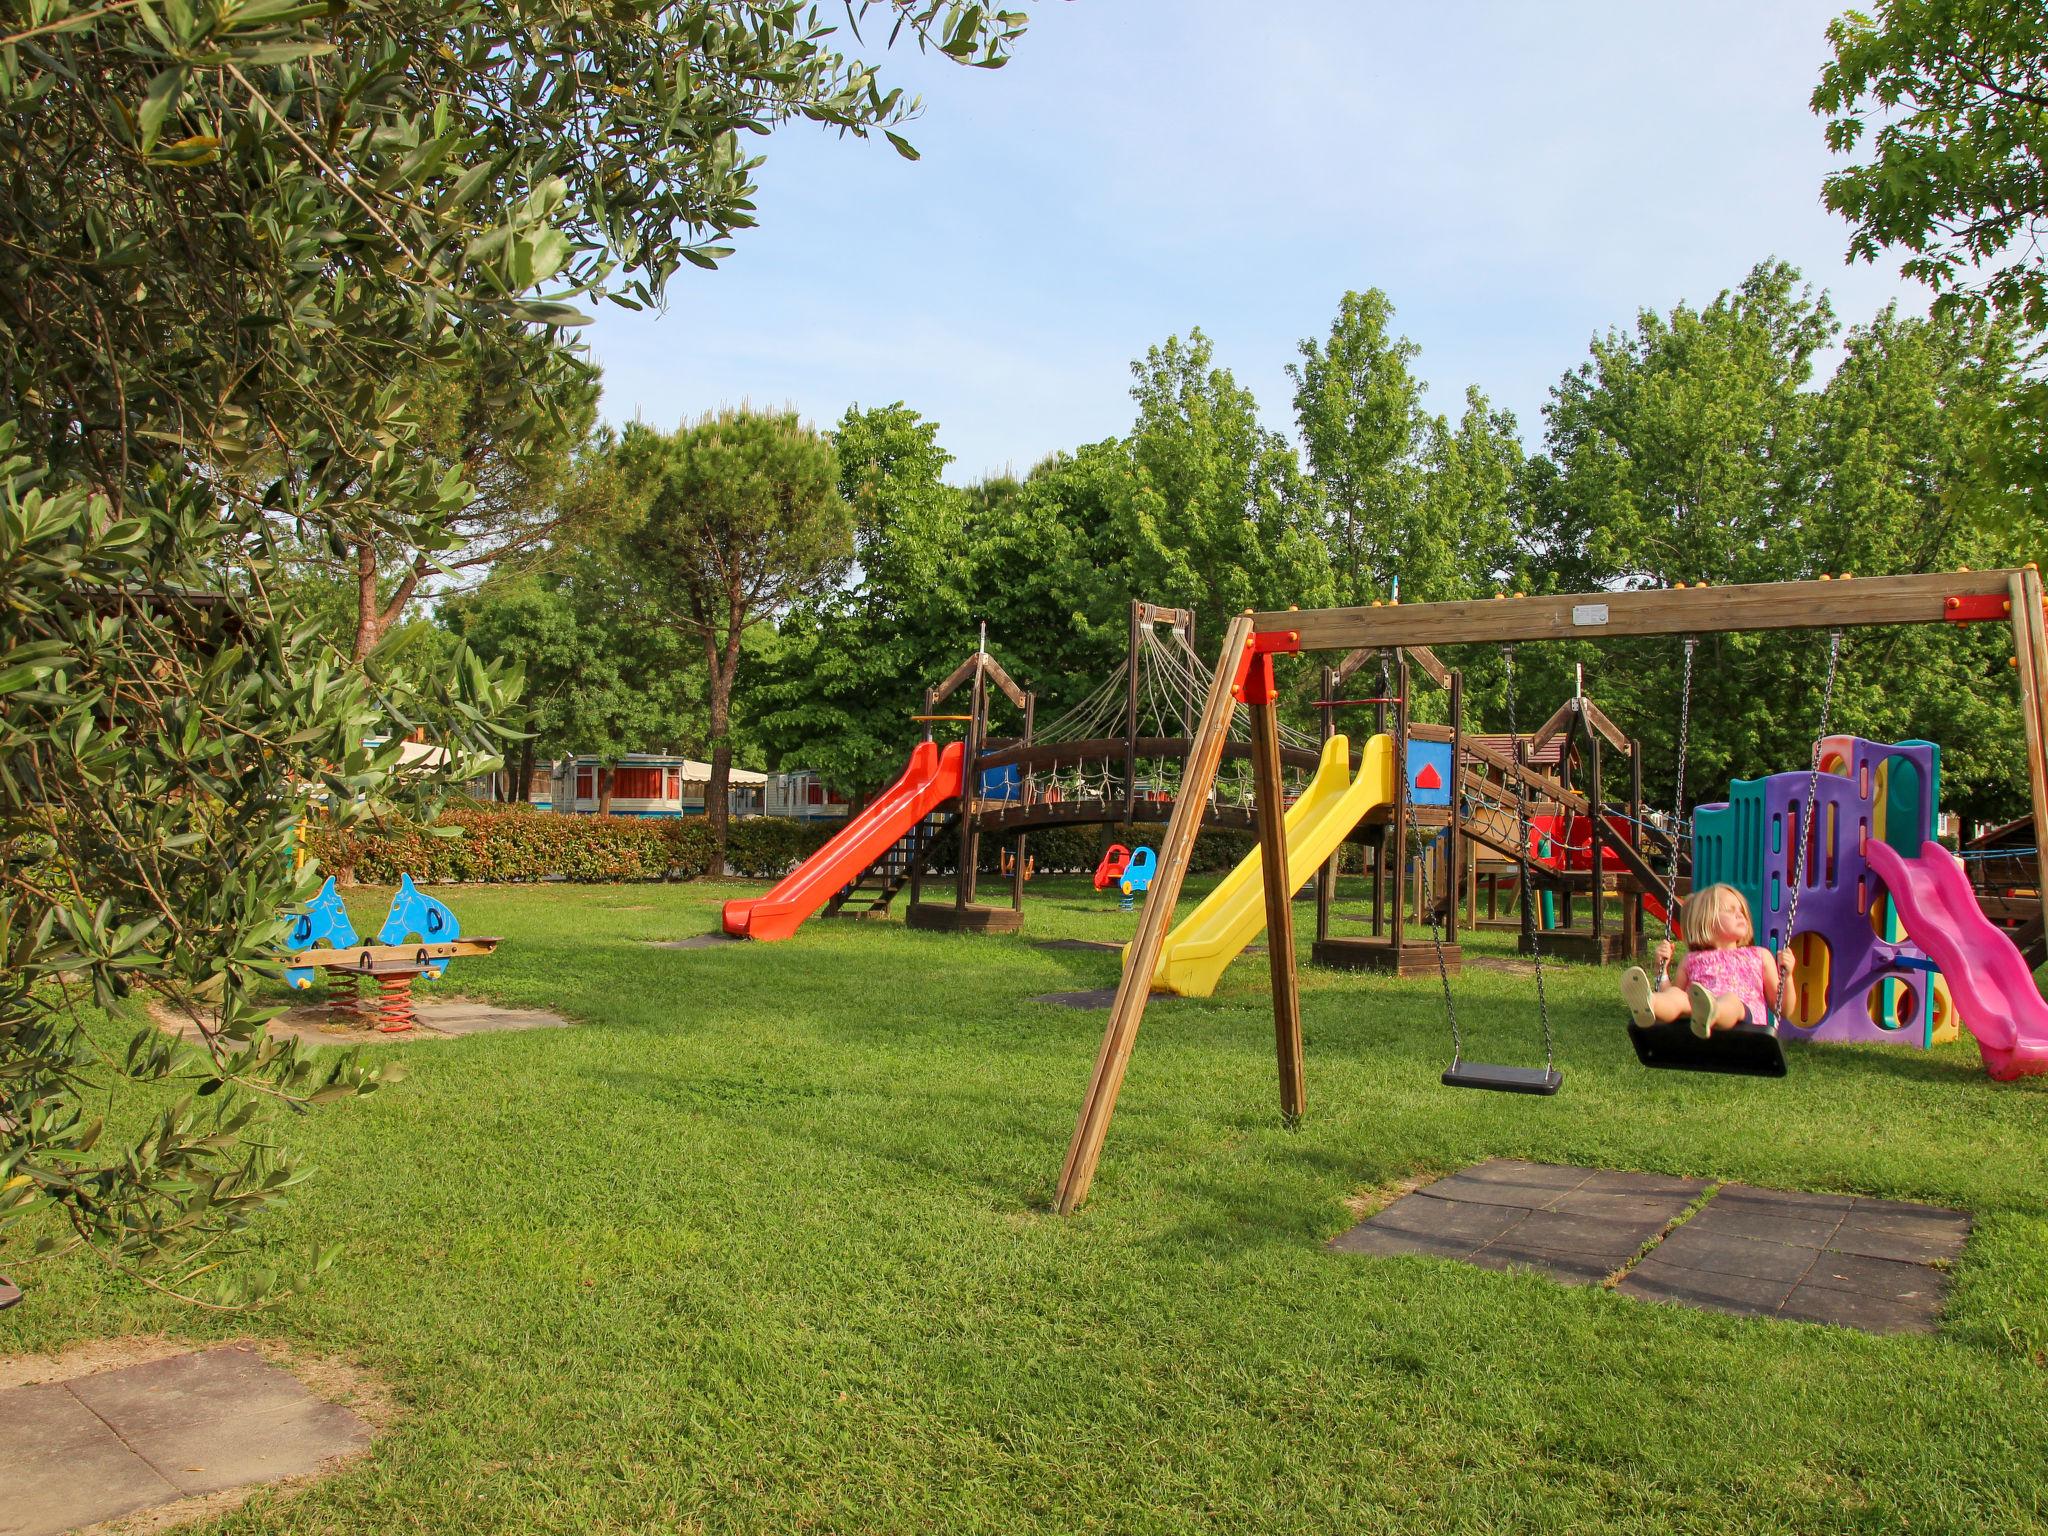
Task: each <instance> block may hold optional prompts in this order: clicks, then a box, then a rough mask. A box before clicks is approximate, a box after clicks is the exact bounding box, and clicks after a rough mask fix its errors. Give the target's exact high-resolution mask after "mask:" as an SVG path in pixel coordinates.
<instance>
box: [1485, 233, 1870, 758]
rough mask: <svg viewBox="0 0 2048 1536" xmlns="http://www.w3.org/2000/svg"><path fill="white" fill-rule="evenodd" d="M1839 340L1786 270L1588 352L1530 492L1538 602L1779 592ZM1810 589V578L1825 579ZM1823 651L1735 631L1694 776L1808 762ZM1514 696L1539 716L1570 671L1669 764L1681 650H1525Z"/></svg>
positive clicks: (1557, 391)
mask: <svg viewBox="0 0 2048 1536" xmlns="http://www.w3.org/2000/svg"><path fill="white" fill-rule="evenodd" d="M1834 335H1835V322H1834V318H1833V311H1832V309H1831V307H1830V305H1829V303H1828V300H1827V298H1826V296H1825V295H1824V294H1815V293H1814V292H1812V291H1811V290H1810V289H1807V288H1805V287H1804V286H1802V284H1801V282H1800V279H1799V275H1798V274H1797V273H1796V272H1794V271H1793V270H1792V269H1791V268H1790V267H1788V266H1786V265H1785V264H1783V263H1781V262H1771V263H1765V264H1762V265H1760V266H1758V267H1757V268H1755V269H1754V270H1753V271H1751V273H1750V274H1749V276H1748V277H1747V278H1746V279H1745V280H1744V281H1743V283H1742V284H1741V285H1740V286H1739V287H1738V288H1735V289H1733V290H1731V291H1728V292H1724V293H1722V294H1721V295H1720V296H1719V297H1717V298H1716V299H1715V300H1714V301H1713V302H1712V303H1711V304H1708V305H1706V306H1705V307H1704V308H1700V309H1694V308H1692V307H1691V306H1689V305H1683V304H1681V305H1679V306H1677V307H1675V308H1674V309H1673V310H1672V311H1671V313H1670V314H1669V315H1660V314H1656V313H1653V312H1644V313H1642V314H1640V315H1638V316H1637V319H1636V323H1635V326H1634V328H1633V329H1632V330H1630V331H1625V332H1624V331H1618V330H1617V331H1610V332H1608V333H1607V334H1606V335H1604V336H1601V337H1596V338H1595V339H1594V342H1593V345H1592V354H1591V356H1590V358H1589V359H1588V360H1587V361H1586V362H1585V363H1584V364H1582V365H1581V366H1580V367H1579V368H1578V369H1577V370H1575V371H1573V372H1571V373H1568V374H1567V375H1565V377H1564V378H1563V380H1562V381H1560V383H1559V384H1558V385H1557V386H1556V387H1555V388H1554V389H1553V390H1552V392H1551V399H1550V403H1549V405H1548V407H1547V408H1546V416H1547V425H1548V433H1547V444H1548V449H1549V454H1548V457H1549V460H1550V464H1549V465H1548V466H1544V467H1542V468H1539V469H1538V470H1537V471H1536V473H1535V474H1534V475H1533V476H1532V487H1533V489H1532V496H1531V501H1530V514H1531V522H1530V524H1529V525H1528V526H1527V527H1526V529H1525V532H1526V535H1527V538H1528V548H1529V552H1530V557H1531V575H1532V578H1533V579H1534V581H1535V582H1536V583H1537V584H1538V585H1541V586H1547V587H1551V588H1553V589H1555V590H1565V591H1585V590H1590V589H1594V588H1599V587H1608V586H1640V585H1651V586H1663V585H1669V584H1672V583H1675V582H1680V581H1683V582H1686V583H1688V584H1691V583H1693V582H1697V581H1701V580H1706V581H1711V582H1713V583H1715V584H1726V583H1730V582H1739V581H1777V580H1786V579H1790V578H1793V577H1798V576H1803V575H1806V574H1807V573H1808V568H1809V567H1808V561H1809V560H1810V559H1811V558H1813V546H1812V542H1811V540H1810V538H1809V537H1808V536H1807V533H1806V532H1805V530H1804V527H1803V523H1802V513H1803V510H1804V509H1805V507H1806V506H1807V504H1808V495H1809V491H1808V486H1807V483H1806V477H1807V476H1808V473H1809V465H1808V446H1809V443H1810V439H1811V434H1812V431H1813V427H1814V422H1815V420H1816V416H1817V412H1818V410H1819V406H1820V397H1819V395H1818V394H1816V393H1815V392H1813V391H1811V390H1809V389H1808V388H1807V387H1806V386H1807V385H1808V383H1809V382H1810V380H1811V378H1812V373H1813V358H1814V354H1815V353H1816V352H1818V351H1819V350H1820V348H1822V347H1823V346H1825V345H1827V344H1828V342H1829V341H1830V340H1832V339H1833V337H1834ZM1815 574H1818V572H1817V571H1816V572H1815ZM1814 643H1815V642H1814V641H1813V640H1811V639H1810V638H1809V637H1804V636H1785V635H1758V634H1734V635H1717V636H1711V637H1707V638H1706V639H1704V640H1703V641H1702V642H1701V648H1700V652H1699V658H1698V667H1697V671H1696V678H1695V685H1694V706H1693V721H1694V734H1693V750H1692V755H1691V774H1692V777H1693V780H1694V783H1695V784H1696V785H1699V784H1717V783H1719V784H1725V783H1726V782H1727V779H1728V777H1729V775H1730V773H1731V772H1734V771H1741V772H1745V773H1750V772H1756V771H1767V770H1769V769H1772V768H1776V767H1780V766H1782V765H1783V764H1784V763H1786V762H1796V761H1798V760H1800V758H1801V755H1802V749H1801V747H1800V746H1799V743H1800V742H1801V741H1802V740H1803V739H1805V738H1807V737H1809V736H1810V735H1811V734H1812V730H1813V728H1814V727H1815V726H1816V725H1817V723H1818V716H1819V711H1818V697H1819V690H1818V687H1817V684H1816V686H1814V687H1812V688H1811V689H1809V688H1808V687H1807V686H1805V685H1803V684H1800V683H1798V682H1797V680H1798V679H1800V678H1801V677H1816V674H1815V672H1814V666H1815V661H1814V650H1813V646H1814ZM1521 662H1522V685H1523V690H1524V699H1525V707H1524V711H1523V713H1525V714H1526V715H1528V716H1530V717H1531V718H1527V719H1524V720H1523V721H1522V722H1521V723H1522V725H1523V726H1524V727H1525V728H1526V727H1528V726H1529V725H1532V724H1534V723H1535V722H1536V720H1538V719H1540V718H1541V717H1542V716H1543V715H1545V714H1548V713H1549V711H1550V710H1551V709H1552V708H1554V707H1555V705H1556V704H1557V703H1558V702H1559V701H1561V700H1562V699H1563V698H1564V697H1566V696H1567V695H1568V694H1569V693H1570V691H1571V688H1572V686H1573V674H1572V667H1573V665H1574V664H1578V663H1583V664H1584V665H1585V667H1586V676H1587V686H1588V688H1589V690H1590V691H1591V692H1592V693H1593V694H1594V695H1595V697H1596V698H1598V699H1599V700H1600V702H1601V703H1602V704H1603V705H1604V706H1606V708H1607V709H1608V712H1609V713H1610V714H1612V715H1614V716H1615V717H1616V718H1617V720H1619V721H1621V722H1622V723H1623V724H1624V725H1625V726H1627V727H1628V728H1629V729H1630V730H1632V731H1634V732H1636V733H1638V734H1640V735H1641V736H1642V737H1643V738H1644V739H1645V740H1646V741H1649V742H1651V743H1652V744H1653V746H1654V747H1655V749H1656V751H1657V753H1658V755H1659V756H1660V757H1664V756H1666V755H1667V754H1670V753H1672V752H1673V751H1674V750H1675V746H1674V744H1675V739H1676V735H1677V702H1678V693H1679V682H1680V649H1679V647H1678V646H1677V645H1676V644H1675V643H1673V642H1669V641H1663V642H1637V641H1611V642H1602V643H1600V644H1598V645H1593V644H1590V643H1580V644H1570V643H1568V644H1564V645H1558V646H1541V647H1534V648H1531V649H1529V650H1528V651H1526V652H1524V653H1523V655H1522V657H1521Z"/></svg>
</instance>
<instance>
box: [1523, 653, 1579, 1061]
mask: <svg viewBox="0 0 2048 1536" xmlns="http://www.w3.org/2000/svg"><path fill="white" fill-rule="evenodd" d="M1500 654H1501V660H1502V661H1503V662H1504V663H1506V666H1507V710H1508V741H1509V744H1510V745H1511V746H1512V748H1513V750H1514V753H1515V761H1516V762H1517V763H1518V764H1520V766H1521V767H1522V769H1523V772H1522V773H1518V774H1516V775H1515V813H1516V820H1517V821H1518V822H1519V823H1520V830H1521V839H1522V840H1521V849H1522V907H1523V911H1524V912H1525V913H1528V916H1529V919H1530V921H1529V961H1530V963H1531V964H1532V965H1533V966H1534V967H1535V968H1536V1012H1537V1016H1538V1017H1540V1018H1541V1019H1542V1021H1543V1070H1544V1071H1546V1072H1549V1071H1552V1070H1553V1069H1554V1067H1555V1064H1556V1059H1557V1051H1556V1043H1555V1040H1554V1038H1553V1036H1552V1034H1551V1028H1550V998H1549V996H1548V994H1547V993H1546V992H1545V991H1544V988H1543V945H1542V942H1541V940H1540V938H1539V937H1538V935H1539V934H1540V933H1541V931H1542V927H1543V923H1542V919H1541V917H1540V915H1538V914H1537V913H1533V912H1529V903H1530V902H1531V901H1533V900H1535V899H1536V879H1535V868H1536V866H1535V860H1534V859H1533V858H1532V857H1531V853H1530V848H1529V833H1530V830H1531V829H1530V822H1529V780H1528V778H1527V777H1526V774H1527V772H1528V769H1529V766H1530V765H1529V764H1527V763H1525V762H1522V747H1521V732H1520V731H1518V730H1517V729H1516V728H1515V648H1514V647H1513V646H1512V645H1504V646H1502V647H1501V648H1500ZM1595 884H1596V889H1597V884H1598V881H1597V872H1596V879H1595Z"/></svg>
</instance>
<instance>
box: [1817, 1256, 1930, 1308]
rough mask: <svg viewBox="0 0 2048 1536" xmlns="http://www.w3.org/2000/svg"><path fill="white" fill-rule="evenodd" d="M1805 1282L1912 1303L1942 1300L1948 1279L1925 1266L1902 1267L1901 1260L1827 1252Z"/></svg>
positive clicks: (1886, 1299) (1887, 1299)
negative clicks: (1932, 1299) (1925, 1297)
mask: <svg viewBox="0 0 2048 1536" xmlns="http://www.w3.org/2000/svg"><path fill="white" fill-rule="evenodd" d="M1803 1283H1804V1284H1805V1285H1808V1286H1818V1287H1820V1288H1822V1289H1824V1290H1830V1291H1854V1292H1856V1294H1857V1295H1859V1296H1874V1297H1877V1298H1878V1299H1879V1300H1881V1301H1911V1300H1913V1299H1914V1298H1916V1297H1921V1296H1932V1297H1934V1298H1935V1299H1936V1300H1937V1301H1939V1300H1940V1299H1941V1294H1942V1292H1943V1290H1944V1289H1945V1288H1946V1286H1947V1277H1946V1276H1945V1275H1943V1274H1942V1272H1941V1271H1940V1270H1938V1269H1930V1268H1929V1267H1928V1266H1927V1265H1925V1264H1901V1263H1900V1262H1899V1261H1898V1260H1897V1259H1872V1258H1866V1257H1864V1256H1863V1255H1862V1254H1860V1253H1823V1254H1822V1255H1820V1257H1819V1258H1818V1259H1817V1260H1816V1261H1815V1262H1814V1266H1813V1268H1812V1269H1810V1270H1808V1271H1807V1272H1806V1279H1805V1281H1804V1282H1803Z"/></svg>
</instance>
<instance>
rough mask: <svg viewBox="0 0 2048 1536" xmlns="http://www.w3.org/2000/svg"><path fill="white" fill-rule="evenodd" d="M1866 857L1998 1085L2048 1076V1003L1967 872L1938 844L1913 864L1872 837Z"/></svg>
mask: <svg viewBox="0 0 2048 1536" xmlns="http://www.w3.org/2000/svg"><path fill="white" fill-rule="evenodd" d="M1864 857H1865V859H1866V860H1867V861H1868V863H1869V865H1870V868H1871V872H1872V873H1873V874H1875V875H1876V876H1877V878H1878V879H1880V880H1882V881H1883V882H1884V885H1885V889H1886V890H1888V891H1889V892H1891V896H1892V901H1893V902H1894V904H1895V905H1896V906H1897V908H1898V912H1899V917H1900V918H1901V919H1902V920H1903V921H1904V923H1905V925H1906V936H1907V937H1908V938H1909V939H1911V940H1912V941H1913V942H1914V943H1915V944H1917V945H1919V946H1920V948H1921V949H1923V950H1925V951H1926V952H1927V957H1928V959H1930V960H1932V961H1933V962H1934V963H1935V964H1936V965H1938V966H1940V967H1941V974H1942V976H1943V978H1944V979H1946V980H1947V982H1948V991H1949V996H1950V997H1952V998H1953V999H1954V1000H1955V1005H1956V1013H1957V1014H1958V1015H1959V1016H1960V1017H1961V1019H1962V1021H1963V1023H1964V1025H1965V1026H1967V1027H1968V1029H1969V1031H1970V1033H1971V1034H1973V1035H1975V1036H1976V1037H1977V1049H1978V1050H1979V1051H1981V1052H1983V1054H1984V1070H1985V1071H1987V1072H1989V1073H1990V1074H1991V1075H1992V1076H1993V1077H1995V1078H1997V1079H1998V1081H2000V1082H2001V1083H2009V1082H2011V1081H2012V1080H2013V1079H2014V1078H2016V1077H2033V1076H2035V1075H2037V1074H2039V1073H2043V1072H2048V1002H2043V1001H2042V1000H2041V991H2040V988H2038V987H2036V986H2035V985H2034V976H2033V972H2032V971H2030V970H2029V969H2028V968H2027V962H2026V960H2025V959H2024V958H2022V957H2021V955H2020V952H2019V951H2018V950H2017V949H2015V948H2014V947H2013V942H2012V940H2011V939H2009V938H2007V937H2006V936H2005V934H2004V933H2003V932H2001V931H2000V930H1999V929H1998V928H1997V927H1996V926H1995V925H1994V924H1993V923H1992V921H1991V920H1990V919H1989V918H1987V917H1986V916H1985V915H1984V910H1983V908H1981V907H1979V906H1978V905H1977V895H1976V892H1974V891H1972V890H1971V889H1970V877H1969V876H1968V875H1966V874H1964V873H1963V869H1962V866H1961V865H1960V864H1958V863H1956V861H1955V859H1954V857H1953V856H1952V855H1951V854H1950V853H1949V851H1948V850H1947V849H1946V848H1944V847H1942V846H1941V844H1939V843H1927V844H1924V845H1923V846H1922V847H1921V849H1920V857H1919V858H1917V859H1909V858H1907V857H1906V856H1905V855H1903V854H1901V853H1900V852H1899V851H1898V850H1897V849H1895V848H1893V847H1891V846H1890V845H1889V844H1887V843H1881V842H1879V841H1877V839H1875V838H1872V839H1871V841H1870V843H1869V845H1868V846H1867V847H1866V848H1865V850H1864Z"/></svg>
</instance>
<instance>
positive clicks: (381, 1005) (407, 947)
mask: <svg viewBox="0 0 2048 1536" xmlns="http://www.w3.org/2000/svg"><path fill="white" fill-rule="evenodd" d="M497 947H498V940H496V939H485V938H464V937H463V936H462V925H461V924H460V923H459V922H457V921H456V917H455V914H454V913H453V912H452V911H450V910H449V909H448V907H447V905H446V904H445V903H444V902H441V901H437V900H436V899H435V898H434V897H432V896H429V895H428V894H427V893H426V892H425V891H423V890H421V889H420V888H419V887H418V886H416V885H414V884H413V883H412V876H411V875H401V876H399V880H398V891H397V893H396V894H395V895H394V896H393V897H392V898H391V910H390V911H389V912H387V913H386V914H385V915H384V925H383V926H382V927H381V928H379V929H378V930H377V936H376V938H375V939H374V940H372V941H371V942H370V943H367V944H366V943H364V942H363V941H362V940H361V939H360V938H359V937H358V936H357V934H356V927H355V924H354V923H353V922H352V921H351V920H350V919H349V915H348V907H347V904H346V903H344V902H343V901H342V899H341V893H340V892H339V891H337V890H336V889H335V888H334V877H333V876H331V875H330V876H329V877H328V878H327V882H326V883H325V884H324V885H322V886H321V887H320V893H319V894H318V895H317V896H315V897H314V898H313V899H312V900H311V901H310V902H308V903H307V904H306V910H305V911H303V912H301V913H299V914H298V915H297V916H296V917H294V918H293V919H292V925H291V928H290V930H289V931H288V932H287V933H286V934H285V940H284V951H285V955H286V957H287V963H286V965H285V969H284V979H285V981H286V983H287V984H288V985H290V986H291V987H292V988H293V990H295V991H300V992H303V991H306V990H308V989H310V988H311V987H312V985H313V973H314V972H315V971H325V972H326V973H327V976H328V988H327V1009H328V1011H329V1012H330V1013H335V1014H353V1015H367V1016H369V1017H370V1018H371V1019H373V1020H374V1021H375V1024H376V1027H377V1028H378V1029H380V1030H382V1031H383V1032H384V1033H386V1034H399V1033H402V1032H404V1031H405V1030H409V1029H411V1028H413V1026H414V1024H415V1023H416V1022H417V1021H416V1020H415V1018H414V1016H413V1006H412V984H413V983H414V982H415V981H420V980H426V981H436V980H438V979H439V978H440V977H441V975H442V973H443V972H444V971H446V970H447V969H448V962H449V961H450V960H452V959H455V958H456V957H457V956H460V955H488V954H490V953H491V951H493V950H494V949H496V948H497ZM372 984H374V986H375V988H376V991H375V994H374V996H373V995H371V993H370V991H369V988H370V986H371V985H372Z"/></svg>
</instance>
